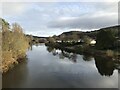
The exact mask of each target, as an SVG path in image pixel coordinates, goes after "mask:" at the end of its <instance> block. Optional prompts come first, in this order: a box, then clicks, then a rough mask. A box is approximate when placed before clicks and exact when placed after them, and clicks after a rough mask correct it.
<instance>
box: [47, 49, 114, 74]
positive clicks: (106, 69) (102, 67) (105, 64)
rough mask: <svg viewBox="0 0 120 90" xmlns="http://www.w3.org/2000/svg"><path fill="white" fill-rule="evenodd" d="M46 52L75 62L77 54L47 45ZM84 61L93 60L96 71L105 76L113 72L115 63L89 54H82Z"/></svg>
mask: <svg viewBox="0 0 120 90" xmlns="http://www.w3.org/2000/svg"><path fill="white" fill-rule="evenodd" d="M47 51H48V52H50V53H51V52H52V54H53V55H54V56H58V57H59V58H60V59H65V58H68V59H69V60H70V61H72V62H74V63H77V55H78V54H75V53H69V52H66V51H64V50H58V49H55V48H52V47H47ZM83 60H84V61H92V60H95V65H96V68H97V69H98V72H99V73H100V75H102V76H103V75H105V76H111V75H112V74H113V71H114V70H115V69H116V68H115V63H114V61H112V60H109V59H105V58H103V57H93V56H90V55H87V54H86V55H85V54H84V55H83Z"/></svg>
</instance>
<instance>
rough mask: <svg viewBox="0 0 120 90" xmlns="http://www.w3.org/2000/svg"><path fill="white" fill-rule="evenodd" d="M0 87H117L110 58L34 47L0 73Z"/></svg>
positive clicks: (116, 73) (116, 78)
mask: <svg viewBox="0 0 120 90" xmlns="http://www.w3.org/2000/svg"><path fill="white" fill-rule="evenodd" d="M2 79H3V80H2V83H3V84H2V86H3V88H118V70H117V69H115V67H114V64H113V62H112V61H110V60H104V59H102V58H99V57H98V58H97V57H92V56H89V55H79V54H74V53H68V52H65V51H60V50H56V49H51V48H50V47H46V46H45V45H44V44H41V45H38V46H35V45H33V46H32V48H31V50H29V51H28V52H27V58H26V60H24V61H23V62H21V63H20V64H18V65H16V66H15V67H14V68H13V69H12V70H10V71H8V72H7V73H6V74H4V75H3V78H2Z"/></svg>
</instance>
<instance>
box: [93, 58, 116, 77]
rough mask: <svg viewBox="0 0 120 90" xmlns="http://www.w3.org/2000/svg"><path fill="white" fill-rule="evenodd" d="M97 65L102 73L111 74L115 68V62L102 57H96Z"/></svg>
mask: <svg viewBox="0 0 120 90" xmlns="http://www.w3.org/2000/svg"><path fill="white" fill-rule="evenodd" d="M95 64H96V67H97V69H98V71H99V73H100V74H101V75H106V76H111V75H113V71H114V70H115V67H114V62H113V61H111V60H109V59H108V60H107V59H104V58H102V57H95Z"/></svg>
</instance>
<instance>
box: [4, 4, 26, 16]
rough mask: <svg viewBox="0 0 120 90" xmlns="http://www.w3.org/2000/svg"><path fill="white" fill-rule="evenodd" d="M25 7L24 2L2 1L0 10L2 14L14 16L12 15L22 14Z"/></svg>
mask: <svg viewBox="0 0 120 90" xmlns="http://www.w3.org/2000/svg"><path fill="white" fill-rule="evenodd" d="M26 9H27V4H25V3H20V2H19V3H18V2H14V3H12V2H4V3H3V4H2V12H3V16H4V15H5V16H7V15H10V16H14V15H19V14H23V13H24V12H25V11H26Z"/></svg>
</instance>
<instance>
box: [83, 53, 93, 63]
mask: <svg viewBox="0 0 120 90" xmlns="http://www.w3.org/2000/svg"><path fill="white" fill-rule="evenodd" d="M93 59H94V57H93V56H91V55H87V54H86V55H83V60H84V61H91V60H93Z"/></svg>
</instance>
